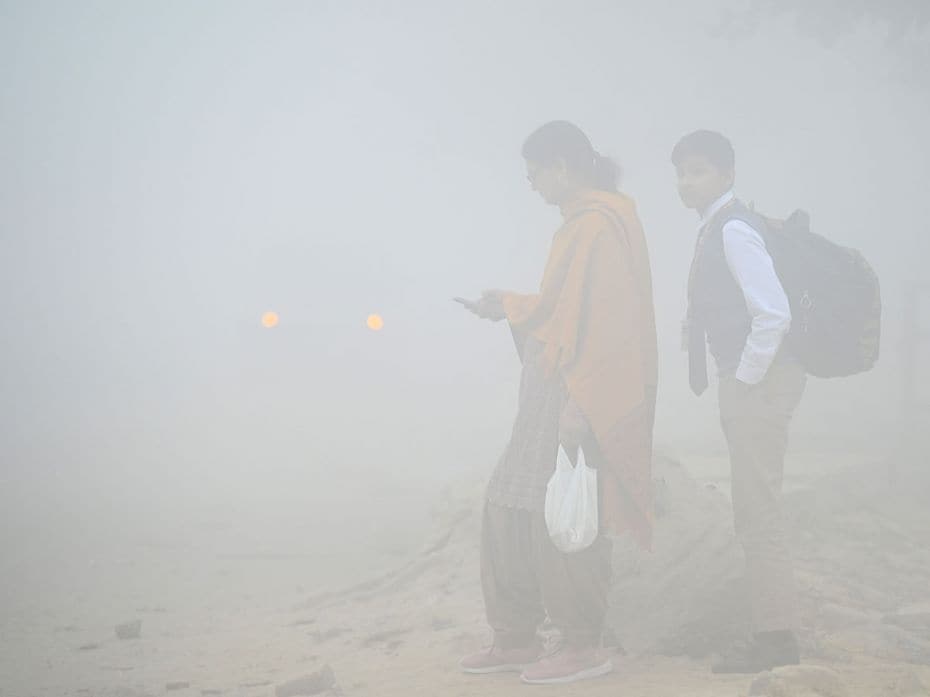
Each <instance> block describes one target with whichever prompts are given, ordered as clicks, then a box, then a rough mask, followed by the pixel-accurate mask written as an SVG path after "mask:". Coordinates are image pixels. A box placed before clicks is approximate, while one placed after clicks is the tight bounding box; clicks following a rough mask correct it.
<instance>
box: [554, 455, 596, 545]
mask: <svg viewBox="0 0 930 697" xmlns="http://www.w3.org/2000/svg"><path fill="white" fill-rule="evenodd" d="M546 528H547V529H548V530H549V536H550V537H551V538H552V542H553V543H554V544H555V546H556V549H558V550H559V551H560V552H578V551H580V550H582V549H584V548H586V547H589V546H590V545H591V543H592V542H594V540H595V538H597V530H598V517H597V470H596V469H593V468H591V467H588V466H587V465H586V464H585V461H584V452H583V451H582V449H581V448H578V464H577V466H575V467H572V463H571V461H570V460H569V459H568V454H567V453H566V452H565V449H564V448H563V447H562V446H561V445H559V454H558V456H557V457H556V461H555V472H553V474H552V477H550V479H549V484H548V485H547V486H546Z"/></svg>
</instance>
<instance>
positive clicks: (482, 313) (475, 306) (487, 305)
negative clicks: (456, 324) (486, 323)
mask: <svg viewBox="0 0 930 697" xmlns="http://www.w3.org/2000/svg"><path fill="white" fill-rule="evenodd" d="M503 294H504V291H502V290H486V291H484V293H482V294H481V297H480V298H479V299H478V300H466V299H465V298H453V300H455V301H456V302H457V303H461V304H462V305H463V306H464V307H465V309H466V310H468V311H469V312H471V313H473V314H475V315H477V316H478V317H480V318H481V319H488V320H491V321H492V322H498V321H500V320H502V319H504V318H505V317H506V316H507V315H506V313H505V312H504V303H503V301H502V299H501V298H502V297H503Z"/></svg>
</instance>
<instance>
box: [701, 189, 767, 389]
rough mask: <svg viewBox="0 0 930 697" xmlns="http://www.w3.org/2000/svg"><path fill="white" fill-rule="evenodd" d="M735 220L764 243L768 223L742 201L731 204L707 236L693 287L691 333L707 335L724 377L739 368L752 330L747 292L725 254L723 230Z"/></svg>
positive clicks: (705, 231)
mask: <svg viewBox="0 0 930 697" xmlns="http://www.w3.org/2000/svg"><path fill="white" fill-rule="evenodd" d="M731 220H742V221H743V222H745V223H747V224H748V225H749V226H750V227H751V228H753V229H754V230H755V231H756V232H758V233H759V234H760V235H763V239H764V234H765V223H764V222H763V220H762V219H761V218H760V217H759V216H758V215H756V214H755V213H753V212H752V211H751V210H749V209H748V208H747V207H746V206H745V205H744V204H743V203H741V202H740V201H733V202H732V203H730V204H728V205H727V206H726V207H725V208H723V209H722V210H721V211H720V212H718V213H717V215H715V216H714V217H713V219H712V220H711V221H710V223H708V227H707V229H705V230H704V232H703V235H704V241H703V243H702V244H701V246H700V249H699V251H698V252H697V257H696V258H695V260H694V264H695V266H694V270H693V271H692V277H691V286H690V306H689V318H690V322H691V330H692V331H698V332H700V331H702V330H703V331H704V332H706V335H707V345H708V347H709V348H710V352H711V355H713V357H714V360H715V361H716V362H717V370H718V371H719V372H721V373H729V372H732V371H735V370H736V368H737V367H738V366H739V361H740V357H741V356H742V354H743V347H744V346H745V345H746V338H747V337H748V336H749V332H750V330H751V328H752V318H751V317H750V315H749V310H747V309H746V300H745V298H744V297H743V291H742V289H741V288H740V287H739V284H738V283H737V282H736V279H735V278H734V277H733V274H732V273H731V272H730V267H729V266H728V265H727V258H726V254H725V253H724V250H723V226H724V225H726V224H727V223H728V222H730V221H731Z"/></svg>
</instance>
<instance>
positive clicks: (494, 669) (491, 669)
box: [459, 663, 532, 675]
mask: <svg viewBox="0 0 930 697" xmlns="http://www.w3.org/2000/svg"><path fill="white" fill-rule="evenodd" d="M528 665H532V664H527V663H501V664H500V665H496V666H486V667H484V668H466V667H464V666H462V665H460V666H459V669H461V671H462V672H463V673H468V674H469V675H488V674H490V673H522V672H523V671H524V670H525V669H526V668H527V666H528Z"/></svg>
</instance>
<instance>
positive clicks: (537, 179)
mask: <svg viewBox="0 0 930 697" xmlns="http://www.w3.org/2000/svg"><path fill="white" fill-rule="evenodd" d="M526 180H527V181H528V182H529V183H530V186H531V187H533V191H536V192H537V193H538V194H539V195H540V196H542V198H543V201H545V202H546V203H549V204H552V205H558V204H559V203H560V202H561V201H562V200H563V199H564V198H565V194H566V193H567V191H568V189H569V185H568V175H567V172H566V168H565V162H563V161H562V160H558V161H556V162H555V163H553V164H545V165H544V164H541V163H539V162H534V161H533V160H527V161H526Z"/></svg>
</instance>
